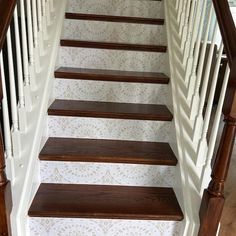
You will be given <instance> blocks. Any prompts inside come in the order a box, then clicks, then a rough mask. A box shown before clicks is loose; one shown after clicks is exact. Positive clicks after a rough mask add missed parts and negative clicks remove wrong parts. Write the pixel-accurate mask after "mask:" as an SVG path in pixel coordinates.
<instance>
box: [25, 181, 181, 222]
mask: <svg viewBox="0 0 236 236" xmlns="http://www.w3.org/2000/svg"><path fill="white" fill-rule="evenodd" d="M28 214H29V216H31V217H70V218H100V219H139V220H176V221H180V220H182V219H183V213H182V211H181V209H180V206H179V204H178V202H177V199H176V196H175V194H174V191H173V189H171V188H156V187H154V188H153V187H126V186H111V185H107V186H104V185H75V184H41V185H40V187H39V189H38V192H37V193H36V196H35V198H34V200H33V203H32V205H31V207H30V209H29V213H28Z"/></svg>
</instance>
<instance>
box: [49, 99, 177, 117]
mask: <svg viewBox="0 0 236 236" xmlns="http://www.w3.org/2000/svg"><path fill="white" fill-rule="evenodd" d="M48 114H49V115H54V116H80V117H98V118H118V119H135V120H159V121H171V120H172V119H173V116H172V114H171V112H170V111H169V110H168V108H167V107H166V106H165V105H152V104H132V103H115V102H95V101H78V100H59V99H56V100H55V101H54V102H53V103H52V105H51V106H50V107H49V110H48Z"/></svg>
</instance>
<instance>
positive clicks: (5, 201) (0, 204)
mask: <svg viewBox="0 0 236 236" xmlns="http://www.w3.org/2000/svg"><path fill="white" fill-rule="evenodd" d="M0 81H2V78H1V70H0ZM0 85H1V86H0V88H1V90H0V99H1V101H2V98H3V93H2V83H0ZM0 112H1V113H2V108H1V107H0ZM11 210H12V196H11V184H10V182H9V181H8V179H7V176H6V164H5V154H4V144H3V136H2V127H1V125H0V235H5V236H10V235H11V226H10V213H11Z"/></svg>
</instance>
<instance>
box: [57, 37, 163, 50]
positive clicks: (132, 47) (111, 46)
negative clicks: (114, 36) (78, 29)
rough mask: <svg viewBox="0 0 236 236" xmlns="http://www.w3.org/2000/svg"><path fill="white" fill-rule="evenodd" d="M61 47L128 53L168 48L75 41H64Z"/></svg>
mask: <svg viewBox="0 0 236 236" xmlns="http://www.w3.org/2000/svg"><path fill="white" fill-rule="evenodd" d="M61 46H64V47H80V48H98V49H110V50H127V51H146V52H166V50H167V47H166V46H160V45H145V44H130V43H118V42H97V41H83V40H73V39H62V40H61Z"/></svg>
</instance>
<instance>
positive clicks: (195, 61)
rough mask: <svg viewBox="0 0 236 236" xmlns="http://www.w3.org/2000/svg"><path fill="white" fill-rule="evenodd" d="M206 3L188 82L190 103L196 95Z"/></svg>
mask: <svg viewBox="0 0 236 236" xmlns="http://www.w3.org/2000/svg"><path fill="white" fill-rule="evenodd" d="M206 3H207V2H206V1H204V4H203V11H202V15H201V21H200V26H199V32H198V36H197V40H196V45H195V49H194V55H193V65H192V68H191V75H190V77H189V82H188V90H187V100H188V101H190V99H191V98H192V96H193V94H194V89H195V87H194V86H195V84H196V79H197V75H196V72H197V64H198V60H199V53H200V46H201V42H202V32H203V23H204V22H205V17H206V16H205V14H206ZM212 12H213V8H211V10H210V14H209V18H211V16H212Z"/></svg>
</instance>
